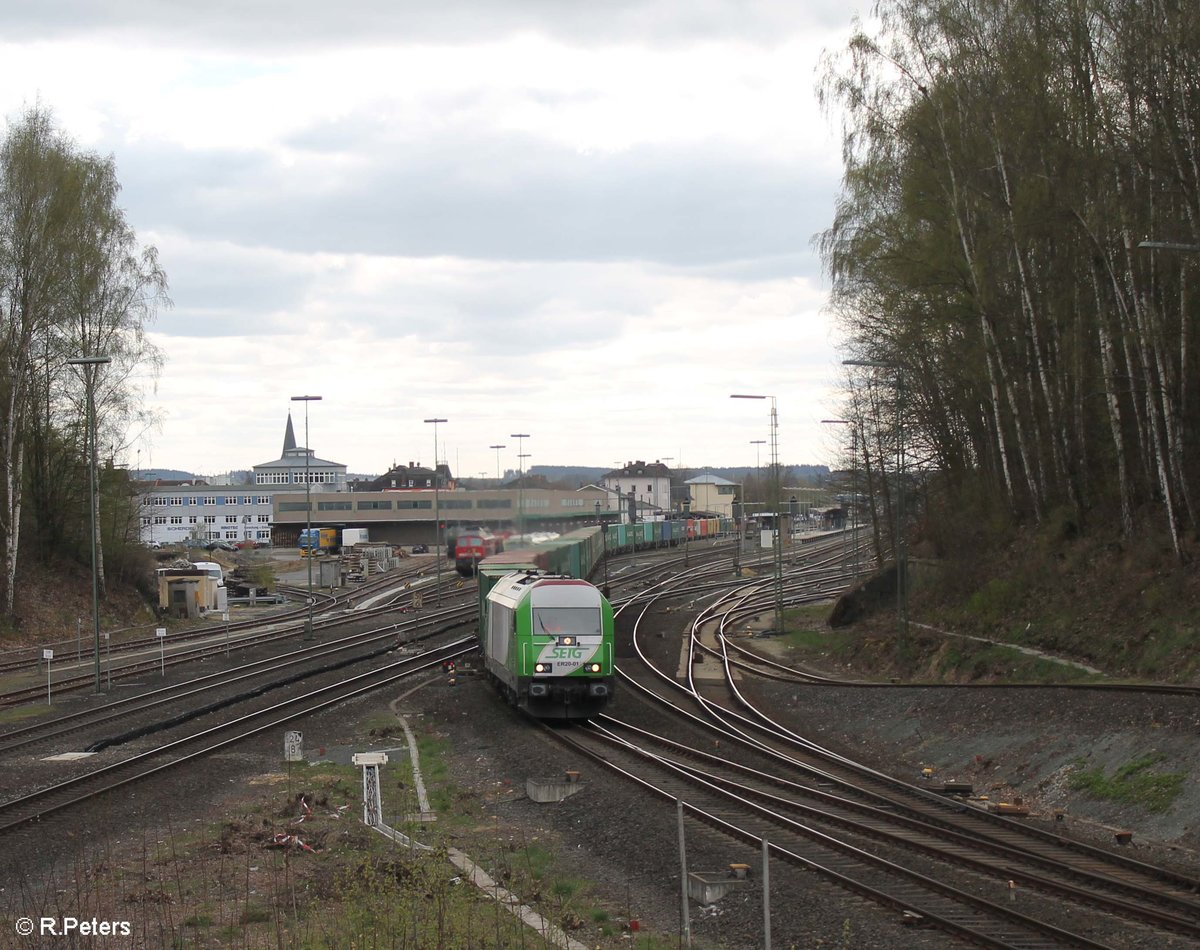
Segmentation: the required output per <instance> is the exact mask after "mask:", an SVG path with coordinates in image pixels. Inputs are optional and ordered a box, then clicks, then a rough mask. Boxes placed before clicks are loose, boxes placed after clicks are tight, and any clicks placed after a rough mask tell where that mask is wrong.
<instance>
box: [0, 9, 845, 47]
mask: <svg viewBox="0 0 1200 950" xmlns="http://www.w3.org/2000/svg"><path fill="white" fill-rule="evenodd" d="M799 13H800V11H799V10H798V9H797V8H795V7H793V6H791V5H789V4H781V3H778V2H773V0H741V2H733V0H689V2H687V3H681V2H679V0H608V2H606V3H563V2H561V0H461V2H456V3H397V2H395V0H358V2H356V3H354V4H353V5H352V6H348V7H347V6H338V5H336V4H330V3H328V2H324V0H320V2H319V0H288V2H282V0H256V2H254V3H245V2H242V0H207V2H206V3H204V4H203V5H201V6H197V5H196V4H194V3H191V2H187V0H108V2H106V3H104V4H96V3H94V2H92V0H40V2H39V3H36V4H21V5H18V6H16V7H14V8H13V9H12V10H9V11H7V12H6V15H5V26H6V32H7V33H8V34H9V35H10V36H11V37H13V38H17V39H22V40H44V39H55V38H76V37H80V36H90V35H94V34H97V33H100V34H102V35H110V36H125V37H129V36H137V37H143V38H146V39H156V40H158V41H160V42H166V43H169V44H172V45H175V44H178V43H179V42H180V41H181V38H186V41H187V42H188V43H203V44H208V45H214V46H222V47H226V48H233V49H239V48H242V49H247V48H248V49H253V50H263V49H270V48H285V49H294V48H301V49H311V48H314V47H322V48H327V47H329V46H332V45H346V46H360V45H363V44H367V45H370V44H373V43H380V42H405V43H445V42H456V43H470V42H477V41H479V40H484V39H490V38H494V37H496V36H509V35H516V34H522V33H531V32H535V33H543V34H546V35H550V36H553V37H555V38H557V39H560V40H563V41H566V42H570V43H573V44H579V45H593V44H597V43H621V42H631V41H634V42H649V43H653V44H656V45H663V46H666V47H672V46H677V45H682V44H692V43H697V42H704V41H718V40H719V41H728V40H730V39H744V40H747V41H751V42H754V43H757V44H763V45H770V44H772V43H773V42H775V41H777V39H778V37H780V36H781V35H786V34H787V33H789V32H790V31H792V30H793V29H794V27H795V24H796V21H797V18H798V14H799ZM803 15H804V18H805V21H806V22H813V21H816V22H818V23H820V24H822V25H826V26H829V27H835V26H837V25H838V24H839V23H841V22H843V21H844V20H845V18H846V6H845V4H843V3H839V2H836V0H815V2H811V3H807V4H805V6H804V10H803Z"/></svg>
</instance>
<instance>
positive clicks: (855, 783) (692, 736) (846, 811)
mask: <svg viewBox="0 0 1200 950" xmlns="http://www.w3.org/2000/svg"><path fill="white" fill-rule="evenodd" d="M822 571H823V568H818V569H817V571H816V574H817V575H820V574H821V572H822ZM759 580H760V581H761V579H759ZM793 580H795V581H796V583H795V585H794V586H792V587H791V590H792V594H791V596H792V597H793V598H798V597H803V596H805V594H804V584H803V582H802V581H801V579H799V578H794V579H793ZM821 583H822V584H824V583H825V581H824V580H822V581H821ZM681 598H682V599H689V600H691V601H693V602H694V601H696V600H698V599H699V596H698V595H697V593H696V592H695V591H694V590H693V589H692V586H691V582H690V581H686V580H685V581H684V582H683V586H682V587H680V586H678V584H677V582H676V581H675V580H672V579H666V580H664V581H663V582H662V583H661V584H659V585H657V586H655V587H654V588H653V589H645V590H643V591H641V592H639V593H638V594H637V596H635V597H633V598H630V599H629V600H628V601H626V602H625V603H623V604H622V607H621V610H622V612H623V613H625V614H626V618H627V619H626V624H625V626H626V627H627V628H630V629H631V633H630V638H631V642H632V644H633V647H634V650H635V651H636V654H640V652H641V651H640V648H639V647H638V640H639V636H643V635H644V634H643V633H642V629H641V625H642V624H643V623H644V622H645V621H644V618H645V617H647V616H648V615H649V613H650V611H651V609H652V608H653V607H654V606H655V605H656V604H658V603H659V602H661V601H666V600H668V599H673V600H675V601H678V599H681ZM770 609H771V597H770V592H769V591H766V590H764V589H763V586H762V584H761V583H759V582H755V583H752V584H748V585H736V586H732V587H730V586H725V587H723V589H722V591H721V592H720V593H719V594H715V595H713V596H712V597H710V598H707V599H705V601H704V604H703V606H702V607H700V608H699V609H698V610H697V612H696V616H695V618H694V621H693V622H692V623H691V625H690V627H689V633H688V634H687V635H686V636H687V638H689V639H690V641H691V644H692V645H691V647H684V649H682V650H681V654H682V655H683V656H687V655H690V654H691V653H692V652H693V651H700V652H705V653H706V655H707V656H709V657H712V658H716V659H717V660H719V668H720V669H721V670H722V672H723V674H724V676H723V679H722V680H720V681H715V680H709V681H707V682H703V683H702V682H699V681H697V680H696V679H695V678H694V676H693V673H694V669H693V664H692V663H684V664H682V665H681V668H680V669H682V667H683V666H686V667H687V671H686V674H683V673H681V672H680V669H676V668H674V667H672V668H670V669H662V670H659V669H656V668H654V666H653V664H652V663H650V662H649V661H648V659H646V658H645V656H644V655H643V656H641V657H640V658H638V659H629V658H628V656H627V658H626V659H624V660H622V662H621V663H620V664H619V673H620V674H621V675H622V690H623V692H624V691H633V690H636V691H639V692H642V691H643V690H644V692H643V693H642V695H643V697H644V699H643V700H640V701H639V702H638V703H637V705H638V706H639V708H641V707H642V706H645V708H646V709H647V710H648V711H649V719H650V720H652V721H653V720H660V721H663V722H665V723H667V724H666V725H660V727H659V728H657V729H652V728H646V727H643V726H641V725H640V724H639V723H636V722H630V721H623V720H617V719H615V718H613V717H610V716H605V717H601V718H600V719H599V720H597V721H596V722H595V723H594V725H593V727H592V728H591V729H589V730H586V731H584V730H576V731H574V732H573V733H572V734H570V735H562V736H560V738H561V739H562V741H565V742H571V743H575V744H577V746H578V748H579V751H581V752H586V754H588V755H589V756H591V757H592V758H594V759H595V760H596V761H599V762H603V763H605V765H606V767H609V768H613V769H615V770H617V771H618V772H619V774H621V775H623V776H625V777H626V778H627V779H628V780H630V781H636V782H638V783H639V785H641V786H642V787H644V788H646V789H647V790H648V791H652V792H653V794H655V795H658V796H661V797H665V798H670V799H673V800H676V801H680V802H683V803H684V807H685V809H686V811H687V812H688V813H689V814H690V815H692V816H693V817H694V818H696V819H697V820H699V821H703V822H705V823H706V824H709V825H711V826H712V827H714V828H718V829H720V830H721V831H723V832H724V833H726V834H728V835H730V836H731V837H733V838H736V839H738V840H740V841H743V842H748V843H750V844H755V845H758V846H760V847H768V848H769V851H770V854H771V857H772V859H775V858H778V859H780V860H783V861H789V862H793V863H795V864H796V865H797V866H802V867H804V868H806V869H807V870H808V871H815V872H818V873H821V874H823V875H825V876H826V877H827V878H828V879H829V880H830V881H833V882H836V883H838V884H839V885H840V886H842V887H845V888H848V889H850V890H853V891H854V892H855V893H858V894H860V895H864V896H869V897H870V898H871V899H872V900H874V901H877V902H879V903H881V904H882V905H884V906H887V907H891V908H893V909H896V910H898V911H900V912H901V913H903V914H905V915H906V917H910V918H911V919H913V920H915V921H920V922H922V923H925V924H929V925H934V926H937V927H940V928H942V929H944V930H946V931H947V932H948V933H953V934H955V935H957V936H959V937H963V938H965V939H968V940H970V941H972V942H974V943H977V944H979V945H983V946H1005V947H1044V946H1083V947H1101V946H1112V947H1126V946H1151V945H1155V946H1158V945H1162V946H1167V945H1171V946H1175V945H1176V944H1175V943H1169V942H1168V941H1178V940H1182V941H1184V942H1185V943H1186V942H1187V941H1196V940H1200V901H1198V899H1197V894H1198V892H1200V881H1197V880H1196V879H1194V878H1192V877H1190V876H1187V875H1181V874H1177V873H1175V872H1173V871H1171V870H1169V869H1164V868H1159V867H1156V866H1154V865H1152V864H1146V863H1142V862H1138V861H1136V860H1133V859H1131V858H1129V857H1127V856H1125V855H1122V854H1116V853H1113V852H1110V851H1106V850H1104V849H1100V848H1094V847H1090V846H1087V845H1083V844H1080V843H1078V842H1076V841H1073V840H1071V839H1069V838H1066V837H1063V836H1060V835H1056V834H1053V833H1051V832H1048V831H1045V830H1044V829H1041V828H1038V827H1032V826H1030V825H1028V824H1027V823H1023V822H1021V821H1020V820H1015V819H1013V818H1011V817H1007V816H1006V815H1003V814H993V813H991V812H989V811H987V810H984V809H982V808H980V807H977V806H976V805H973V804H968V803H967V802H965V801H964V800H961V799H958V798H955V797H953V796H950V795H947V794H944V793H942V794H939V793H937V792H933V791H931V790H930V789H929V788H922V787H919V786H913V785H910V784H908V783H904V782H901V781H899V780H896V779H894V778H892V777H890V776H887V775H884V774H882V773H879V772H876V771H874V770H871V769H869V768H866V767H864V766H861V765H859V764H858V763H856V762H853V761H852V760H850V759H847V758H845V757H843V756H839V755H836V754H834V753H831V752H829V751H828V750H826V749H823V748H821V747H820V746H819V745H817V744H816V743H813V742H811V741H810V740H808V739H806V738H805V737H804V736H803V734H802V733H797V732H796V731H794V730H793V729H789V728H786V727H784V726H781V725H780V724H778V723H776V722H774V721H773V720H772V719H771V717H770V716H768V715H766V714H765V713H763V712H761V711H759V710H757V709H754V708H753V706H752V704H751V703H750V702H749V701H748V700H747V699H746V697H745V696H744V695H742V694H741V692H740V691H739V689H738V685H737V683H738V678H739V677H746V676H755V675H758V673H757V672H756V671H765V670H767V669H768V668H769V667H770V673H771V675H773V676H777V677H792V679H791V681H792V682H796V683H797V684H798V685H802V686H803V688H810V686H811V687H812V688H820V685H821V681H820V678H813V677H803V676H799V675H797V674H796V671H793V670H787V669H781V668H779V667H780V665H779V664H774V665H773V666H772V664H770V663H759V662H756V661H752V660H751V659H750V658H748V657H745V656H744V654H743V653H742V651H740V650H738V649H737V648H736V647H735V646H734V645H733V644H732V643H731V641H730V640H729V638H728V637H725V636H724V635H723V634H722V635H721V636H720V637H719V638H717V639H715V640H714V639H712V638H710V640H709V644H710V645H708V646H703V647H702V646H700V641H701V637H700V631H701V629H703V628H705V627H706V626H707V627H709V628H715V629H717V630H724V629H726V628H728V627H732V626H734V625H736V624H738V623H741V622H742V620H744V618H745V616H746V615H747V614H748V613H753V612H763V611H764V610H770ZM635 615H636V618H635V619H629V618H634V617H635ZM711 644H715V645H711ZM685 650H686V653H685V652H684V651H685ZM619 653H620V650H619ZM636 654H635V656H636ZM680 676H683V677H684V678H683V679H682V680H681V679H680V678H679V677H680ZM828 682H829V683H833V682H834V681H828ZM837 685H843V686H844V685H846V684H844V683H838V684H837ZM872 685H875V684H872ZM878 685H880V686H885V687H893V684H878ZM896 688H911V687H896ZM1074 688H1080V687H1078V686H1076V687H1074ZM1082 688H1087V687H1082ZM1121 688H1136V687H1134V686H1132V685H1130V684H1122V687H1121ZM1169 692H1177V690H1175V689H1171V690H1169ZM722 694H723V697H724V698H723V699H722V698H720V697H721V696H722ZM639 718H640V717H639ZM718 748H719V752H716V751H714V750H715V749H718ZM764 842H765V844H764ZM1017 890H1019V891H1020V893H1021V894H1022V900H1021V905H1022V906H1021V909H1020V913H1016V912H1015V908H1014V907H1013V906H1012V904H1011V901H1010V900H1009V897H1010V896H1011V894H1015V893H1016V891H1017ZM1009 891H1011V894H1010V893H1008V892H1009ZM1064 908H1066V910H1065V911H1064ZM1078 908H1086V909H1087V911H1086V914H1085V915H1084V916H1083V917H1082V918H1081V915H1080V913H1079V911H1078V910H1077V909H1078ZM1068 919H1069V920H1074V921H1079V920H1083V925H1082V926H1079V925H1074V924H1073V925H1070V926H1067V925H1065V921H1066V920H1068ZM1167 934H1170V935H1174V936H1170V937H1167V936H1166V935H1167ZM1159 936H1163V937H1164V938H1165V939H1164V942H1163V943H1161V944H1159V943H1157V942H1156V941H1157V939H1158V937H1159ZM1178 945H1181V946H1182V945H1184V944H1178ZM1188 945H1190V944H1188Z"/></svg>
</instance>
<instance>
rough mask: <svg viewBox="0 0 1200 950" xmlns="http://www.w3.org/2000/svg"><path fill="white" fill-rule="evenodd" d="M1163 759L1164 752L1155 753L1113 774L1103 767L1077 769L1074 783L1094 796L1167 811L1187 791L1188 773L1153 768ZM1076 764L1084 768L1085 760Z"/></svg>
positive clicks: (1124, 803) (1148, 809) (1072, 783)
mask: <svg viewBox="0 0 1200 950" xmlns="http://www.w3.org/2000/svg"><path fill="white" fill-rule="evenodd" d="M1161 761H1162V756H1161V755H1159V754H1158V753H1151V754H1150V755H1147V756H1143V757H1142V758H1140V759H1136V760H1134V761H1133V762H1130V763H1128V764H1127V765H1123V766H1121V767H1120V768H1119V769H1117V771H1116V772H1115V773H1114V774H1113V775H1112V776H1111V777H1110V776H1107V775H1105V774H1104V770H1103V769H1090V770H1087V771H1079V772H1075V773H1074V774H1072V775H1071V779H1070V786H1071V788H1073V789H1075V790H1077V791H1082V792H1085V793H1087V794H1088V795H1091V796H1092V797H1093V798H1099V799H1102V800H1104V801H1110V802H1119V803H1120V804H1123V805H1140V806H1141V807H1142V808H1145V809H1146V810H1147V811H1153V812H1164V811H1166V810H1167V809H1168V808H1170V807H1171V805H1172V804H1174V802H1175V799H1176V798H1178V797H1179V794H1180V792H1182V791H1183V779H1184V776H1183V773H1181V772H1154V771H1152V769H1153V768H1154V766H1155V765H1157V764H1158V763H1159V762H1161ZM1076 764H1077V765H1078V766H1079V767H1080V768H1081V769H1082V767H1083V761H1082V760H1080V761H1079V762H1077V763H1076Z"/></svg>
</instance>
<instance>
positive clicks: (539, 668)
mask: <svg viewBox="0 0 1200 950" xmlns="http://www.w3.org/2000/svg"><path fill="white" fill-rule="evenodd" d="M533 672H535V673H545V672H546V664H545V663H535V664H534V665H533Z"/></svg>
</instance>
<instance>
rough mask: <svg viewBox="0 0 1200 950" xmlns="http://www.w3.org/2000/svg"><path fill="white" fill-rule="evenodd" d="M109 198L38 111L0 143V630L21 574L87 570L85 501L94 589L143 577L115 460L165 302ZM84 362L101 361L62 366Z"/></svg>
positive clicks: (8, 623)
mask: <svg viewBox="0 0 1200 950" xmlns="http://www.w3.org/2000/svg"><path fill="white" fill-rule="evenodd" d="M119 194H120V184H119V182H118V180H117V174H116V166H115V163H114V161H113V160H112V158H111V157H102V156H99V155H95V154H91V153H88V152H85V151H82V150H80V149H79V148H77V147H76V146H75V145H74V144H73V143H72V142H71V141H70V140H69V139H68V138H67V137H66V136H65V135H64V134H63V133H61V132H60V131H59V130H58V129H56V128H55V126H54V123H53V120H52V117H51V116H50V114H49V113H48V112H46V111H45V110H43V109H41V108H33V109H30V110H28V111H27V112H26V113H25V114H24V115H23V116H21V117H20V119H19V120H18V121H16V122H14V123H13V124H11V125H10V127H9V129H8V130H7V134H6V135H5V137H4V140H3V142H2V143H0V482H2V483H3V484H2V487H0V564H2V565H3V570H2V571H0V627H8V628H12V627H13V626H14V625H19V620H20V617H21V613H22V608H23V605H22V604H21V602H20V599H21V597H22V596H24V595H25V594H26V593H28V595H29V596H35V595H34V594H33V593H32V592H33V591H35V590H39V589H44V588H42V586H41V585H38V584H26V585H23V584H22V583H20V581H21V579H22V577H23V576H24V574H25V573H27V572H31V573H35V574H36V573H42V572H44V570H45V569H46V568H47V567H48V566H53V565H65V566H66V567H65V568H64V570H63V573H64V574H69V573H71V571H70V567H71V566H78V565H90V557H91V540H92V539H91V537H90V536H89V531H90V527H89V526H90V525H91V524H92V523H93V518H92V517H91V516H90V513H89V505H90V504H91V502H92V499H93V497H95V498H97V500H98V503H97V506H96V509H95V511H94V512H92V513H91V514H94V515H95V519H94V523H95V525H96V536H95V540H96V544H97V548H98V551H99V552H100V555H101V556H100V557H99V558H98V567H99V571H98V574H99V582H100V585H101V589H102V590H103V589H104V587H105V586H106V584H107V582H108V579H109V578H110V577H112V576H113V575H114V574H115V575H117V576H118V577H119V579H120V580H121V581H122V582H128V581H131V580H133V579H134V578H135V577H137V576H139V575H141V574H142V573H144V567H145V565H144V563H143V561H144V557H145V555H144V552H142V551H140V550H139V549H138V548H137V546H136V545H135V544H134V543H133V542H134V541H135V540H136V537H137V521H136V515H137V512H136V511H135V510H133V505H132V491H131V486H130V483H129V479H128V477H127V473H126V472H125V471H124V470H120V469H117V468H115V467H114V465H113V456H114V455H117V454H119V450H120V449H121V447H122V440H123V439H124V437H125V433H126V432H128V431H130V430H131V427H133V423H135V422H137V421H139V419H140V418H141V417H142V415H143V412H144V410H143V407H142V406H141V405H140V404H139V403H138V402H137V399H136V389H135V388H134V387H131V386H129V385H128V381H129V380H130V378H131V377H132V376H133V375H134V374H138V375H139V376H153V375H154V374H155V373H156V372H157V370H158V367H159V364H160V362H161V360H160V355H159V353H158V351H157V350H156V349H155V347H154V345H153V344H152V343H151V342H150V341H149V340H148V339H147V338H146V335H145V329H146V326H147V324H148V323H149V322H150V321H151V320H152V319H153V318H154V316H155V314H156V312H157V310H158V309H159V308H160V307H162V306H165V305H166V304H167V303H168V300H167V296H166V290H167V280H166V275H165V273H164V272H163V271H162V269H161V267H160V266H159V263H158V259H157V254H156V252H155V249H154V248H153V247H142V246H140V245H139V244H138V242H137V238H136V235H135V234H134V232H133V230H132V228H131V227H130V226H129V223H128V221H127V220H126V218H125V214H124V211H123V210H122V209H121V207H120V206H119V205H118V203H117V201H118V196H119ZM92 357H100V358H104V359H106V360H107V362H106V363H103V364H96V363H92V364H87V365H78V364H75V365H73V364H72V363H71V362H70V361H71V360H79V359H81V358H92ZM89 389H90V390H91V391H92V393H93V397H94V411H95V422H96V429H97V430H98V436H97V438H96V439H94V440H92V439H90V438H89V437H88V433H89V426H88V424H87V422H88V418H89V415H90V414H89V412H88V407H87V395H88V392H89ZM96 446H104V447H105V448H106V451H105V452H103V453H101V452H100V451H99V450H98V449H97V448H96ZM110 446H111V447H112V448H111V449H109V448H108V447H110ZM89 453H90V457H91V461H92V462H94V463H95V466H96V469H97V470H98V472H99V477H98V491H97V492H96V493H93V492H91V491H89V474H88V471H89V464H88V463H89ZM24 606H27V607H28V608H29V609H30V610H31V611H33V610H36V609H37V607H38V606H39V605H36V604H32V603H31V604H28V605H24Z"/></svg>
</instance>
